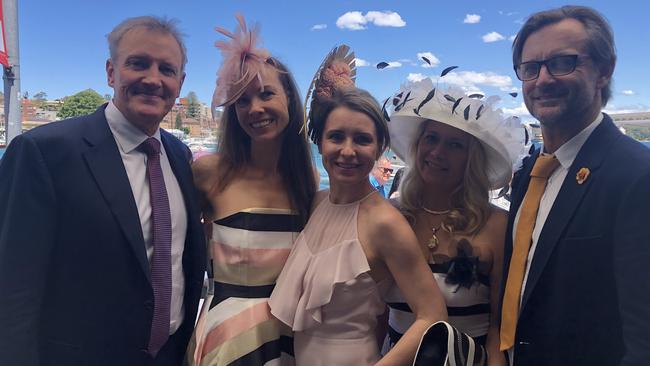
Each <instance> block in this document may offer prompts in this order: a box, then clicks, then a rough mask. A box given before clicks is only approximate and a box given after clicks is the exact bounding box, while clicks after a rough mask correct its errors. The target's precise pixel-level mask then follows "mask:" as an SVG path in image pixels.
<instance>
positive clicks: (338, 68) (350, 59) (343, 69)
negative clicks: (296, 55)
mask: <svg viewBox="0 0 650 366" xmlns="http://www.w3.org/2000/svg"><path fill="white" fill-rule="evenodd" d="M354 59H355V58H354V52H353V51H351V50H350V47H349V46H347V45H344V44H342V45H340V46H336V47H334V48H333V49H332V50H331V51H330V52H329V53H328V54H327V56H325V59H324V60H323V62H322V63H321V65H320V66H319V67H318V70H316V74H315V75H314V78H313V79H312V80H311V84H310V85H309V89H307V96H306V97H305V126H306V125H307V120H308V118H309V112H308V111H307V108H309V110H310V111H311V110H312V109H315V108H317V107H318V102H319V100H323V99H326V98H329V97H331V96H332V93H333V92H334V91H335V90H340V89H347V88H354V79H355V77H356V75H357V69H356V65H355V62H354ZM310 99H311V101H310ZM303 128H305V127H303Z"/></svg>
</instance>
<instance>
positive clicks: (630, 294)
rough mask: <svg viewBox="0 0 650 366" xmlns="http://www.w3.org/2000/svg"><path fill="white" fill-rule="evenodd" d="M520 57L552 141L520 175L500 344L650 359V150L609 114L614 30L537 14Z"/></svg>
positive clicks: (594, 15) (531, 105)
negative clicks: (537, 192) (606, 111)
mask: <svg viewBox="0 0 650 366" xmlns="http://www.w3.org/2000/svg"><path fill="white" fill-rule="evenodd" d="M513 62H514V66H515V71H516V73H517V77H518V78H519V79H520V80H522V81H523V84H522V88H523V94H524V100H525V103H526V106H527V108H528V110H529V111H530V113H531V114H532V115H533V116H534V117H536V118H537V119H538V120H539V121H540V122H541V128H542V134H543V138H544V142H543V146H542V148H541V152H540V151H539V150H538V151H535V152H534V153H533V154H532V155H531V156H530V158H528V159H526V160H525V161H524V165H523V168H522V169H521V170H520V171H519V172H517V173H516V174H515V177H514V179H513V184H512V185H513V194H512V205H511V208H510V220H509V226H508V231H507V232H508V234H509V235H508V238H507V239H506V246H505V274H506V277H504V278H506V281H504V282H505V286H504V287H505V289H504V297H503V301H502V317H501V349H502V350H508V353H509V356H510V359H511V361H514V366H519V365H648V364H650V270H649V268H650V267H649V265H650V220H648V218H649V215H648V208H649V207H650V150H649V149H647V148H645V147H644V146H643V145H642V144H640V143H638V142H636V141H634V140H632V139H630V138H629V137H626V136H624V135H623V134H622V133H621V132H620V131H619V130H618V128H617V127H616V126H615V125H614V123H613V122H612V119H611V118H610V117H609V116H608V115H606V114H604V113H602V112H601V109H602V108H603V107H604V106H605V104H606V103H607V101H608V99H609V97H610V96H611V77H612V73H613V71H614V66H615V62H616V53H615V49H614V40H613V35H612V32H611V29H610V27H609V25H608V24H607V21H606V20H605V19H604V18H603V17H602V16H601V15H600V14H599V13H598V12H596V11H595V10H593V9H591V8H587V7H577V6H566V7H562V8H560V9H554V10H549V11H544V12H540V13H536V14H533V15H532V16H531V17H530V18H529V19H528V20H527V21H526V23H525V24H524V25H523V27H522V29H521V30H520V32H519V33H518V35H517V38H516V39H515V41H514V44H513ZM551 154H552V155H551ZM544 161H546V162H551V163H552V164H551V165H547V164H546V163H545V162H544ZM549 167H550V168H549ZM547 173H548V174H547ZM549 174H550V175H549ZM531 175H532V176H533V177H531ZM546 175H549V177H548V179H546V178H545V176H546ZM539 182H543V183H542V184H541V191H540V196H541V199H537V202H538V203H539V206H538V208H536V207H535V208H534V209H533V211H532V214H531V211H530V210H529V208H531V207H534V205H530V204H529V203H531V202H534V200H533V199H532V197H534V196H535V194H534V192H533V191H535V190H537V189H538V188H539V187H540V186H539V185H538V183H539ZM544 185H545V188H544ZM526 217H529V218H530V220H529V221H530V224H531V226H532V230H528V232H527V233H526V230H525V229H523V227H524V226H525V225H526V224H525V222H526V221H527V220H528V219H526ZM526 235H528V236H527V237H526ZM522 239H523V240H522ZM522 249H523V250H522ZM518 259H521V263H519V260H518ZM520 265H521V267H520ZM513 289H514V290H513ZM513 295H514V296H513ZM513 300H514V301H513ZM513 310H514V311H513ZM511 364H512V363H511Z"/></svg>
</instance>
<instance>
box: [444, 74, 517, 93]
mask: <svg viewBox="0 0 650 366" xmlns="http://www.w3.org/2000/svg"><path fill="white" fill-rule="evenodd" d="M442 80H443V81H444V82H446V83H448V84H450V85H456V86H459V87H461V88H463V90H466V91H469V90H472V89H471V88H477V86H478V85H485V86H491V87H495V88H499V89H500V90H502V91H506V92H512V91H517V90H518V89H517V88H516V87H514V86H513V85H512V78H511V77H510V76H507V75H499V74H496V73H494V72H489V71H488V72H476V71H460V72H453V71H452V72H450V73H449V74H447V75H446V76H445V77H444V78H443V79H442Z"/></svg>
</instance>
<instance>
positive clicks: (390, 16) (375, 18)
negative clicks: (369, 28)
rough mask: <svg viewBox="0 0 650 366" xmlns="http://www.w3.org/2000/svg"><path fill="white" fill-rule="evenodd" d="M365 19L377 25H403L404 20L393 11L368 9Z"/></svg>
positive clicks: (404, 23) (404, 24)
mask: <svg viewBox="0 0 650 366" xmlns="http://www.w3.org/2000/svg"><path fill="white" fill-rule="evenodd" d="M366 19H368V21H369V22H372V23H373V24H374V25H376V26H378V27H398V28H399V27H405V26H406V22H405V21H404V20H402V17H401V16H400V15H399V14H397V13H396V12H394V11H369V12H367V13H366Z"/></svg>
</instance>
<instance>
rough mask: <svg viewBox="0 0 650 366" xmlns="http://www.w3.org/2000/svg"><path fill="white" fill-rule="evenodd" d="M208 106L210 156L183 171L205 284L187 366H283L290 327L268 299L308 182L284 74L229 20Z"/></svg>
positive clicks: (295, 102) (308, 195) (294, 95)
mask: <svg viewBox="0 0 650 366" xmlns="http://www.w3.org/2000/svg"><path fill="white" fill-rule="evenodd" d="M238 20H239V26H238V28H237V30H236V31H235V32H234V33H230V32H229V31H226V30H223V29H221V28H220V32H221V33H223V34H224V35H226V36H228V37H229V38H231V39H230V40H228V41H220V42H218V43H217V47H218V48H219V49H220V50H221V53H222V55H223V63H222V64H221V66H220V68H219V72H218V75H219V78H218V79H217V89H216V91H215V99H214V101H213V105H215V106H216V105H223V106H224V113H223V116H222V118H221V121H222V123H221V124H220V132H219V144H218V146H219V147H218V151H217V154H216V155H209V156H205V157H202V158H200V159H198V160H197V161H195V162H194V165H193V166H192V169H193V171H194V176H195V180H196V186H197V188H198V190H199V192H200V197H201V203H202V207H203V219H204V221H205V223H206V232H208V237H209V239H210V241H209V248H210V249H209V250H210V254H211V259H212V260H211V263H212V268H211V269H212V270H211V271H209V277H210V281H211V283H212V284H213V286H212V288H211V291H210V296H209V297H208V298H207V300H206V301H205V302H204V304H203V309H202V311H201V315H200V318H199V321H198V325H197V328H196V334H195V337H194V340H193V342H191V344H190V348H189V349H188V352H187V362H188V363H189V364H190V365H202V366H221V365H247V366H262V365H269V364H273V365H292V364H293V346H292V338H291V329H289V328H288V327H286V326H284V325H283V324H282V323H281V322H280V321H278V320H277V319H275V318H274V317H273V316H272V315H271V313H270V312H269V306H268V298H269V296H270V295H271V291H273V286H274V285H275V281H276V279H277V277H278V275H279V274H280V271H281V270H282V267H283V266H284V262H285V261H286V259H287V257H288V256H289V252H290V251H291V248H292V247H293V243H294V239H295V238H296V237H297V236H298V233H299V232H300V231H301V230H302V228H303V226H304V225H305V223H306V222H307V219H308V217H309V208H310V206H311V202H312V199H313V197H314V193H315V191H316V187H317V185H316V184H317V183H316V181H315V175H316V174H317V172H316V171H315V169H314V168H313V165H312V163H311V155H310V148H309V145H308V144H307V139H306V138H305V134H304V133H301V128H302V127H303V124H304V117H303V116H304V114H303V108H302V103H301V101H300V93H299V91H298V88H297V87H296V83H295V81H294V79H293V76H292V75H291V73H290V72H289V70H288V69H287V68H286V66H284V65H283V64H282V63H281V62H280V61H278V60H277V59H276V58H274V57H273V56H271V55H270V54H269V53H268V51H267V50H265V49H262V48H259V47H258V46H257V41H258V39H259V35H258V31H257V29H256V28H253V29H250V30H249V29H247V27H246V24H245V22H244V19H243V18H242V17H241V16H239V17H238Z"/></svg>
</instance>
